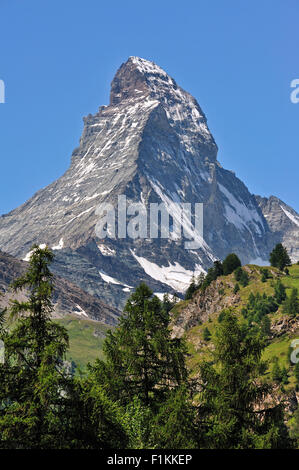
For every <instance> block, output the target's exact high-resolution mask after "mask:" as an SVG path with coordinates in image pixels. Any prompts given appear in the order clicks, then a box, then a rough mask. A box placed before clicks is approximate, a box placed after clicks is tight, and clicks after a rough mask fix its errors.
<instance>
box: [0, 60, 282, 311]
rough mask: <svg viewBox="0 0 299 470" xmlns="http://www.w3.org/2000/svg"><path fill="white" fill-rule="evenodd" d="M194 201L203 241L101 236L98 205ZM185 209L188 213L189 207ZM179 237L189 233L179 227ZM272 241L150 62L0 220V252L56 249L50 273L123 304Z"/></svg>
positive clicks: (200, 123)
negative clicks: (144, 286)
mask: <svg viewBox="0 0 299 470" xmlns="http://www.w3.org/2000/svg"><path fill="white" fill-rule="evenodd" d="M121 194H122V195H126V197H127V201H128V203H130V202H142V203H144V204H146V205H147V207H148V206H149V204H150V203H153V202H156V203H161V202H163V203H164V204H165V206H166V207H167V210H168V212H169V213H171V214H172V221H173V224H175V223H176V222H178V220H176V219H178V217H179V216H178V214H177V213H174V212H173V211H172V207H173V206H172V205H173V203H191V204H192V205H194V204H195V203H198V202H200V203H203V204H204V211H203V212H204V231H203V235H204V237H203V239H204V240H202V238H201V237H200V235H199V234H196V238H197V241H198V245H199V246H198V247H197V248H196V249H194V250H187V249H185V245H184V242H183V240H179V239H175V238H173V239H167V238H165V239H161V238H158V239H157V238H152V237H151V236H150V235H147V237H146V238H142V239H141V238H137V239H135V240H133V239H131V238H128V237H127V238H123V239H119V238H115V239H112V238H104V239H100V238H98V237H97V235H96V233H95V227H96V224H97V222H98V220H99V216H98V215H97V214H96V210H97V207H98V206H99V204H100V203H105V202H106V203H107V202H108V203H110V204H113V205H114V206H116V203H117V197H118V196H119V195H121ZM192 207H193V206H192ZM185 229H186V232H188V230H189V228H188V227H187V225H186V224H185ZM271 237H272V234H271V231H270V229H269V226H268V224H267V221H266V219H265V217H264V216H263V214H262V211H261V209H260V207H259V206H258V204H257V201H256V199H255V197H254V196H253V195H251V194H250V193H249V191H248V189H247V188H246V186H245V185H244V184H243V183H242V182H241V181H240V180H239V179H238V178H237V177H236V176H235V174H234V173H233V172H231V171H228V170H225V169H223V168H222V167H221V165H220V164H219V162H218V161H217V145H216V143H215V141H214V139H213V136H212V135H211V133H210V131H209V128H208V126H207V120H206V117H205V115H204V113H203V111H202V110H201V108H200V106H199V104H198V103H197V101H196V100H195V99H194V98H193V97H192V96H191V95H190V94H189V93H187V92H186V91H184V90H183V89H182V88H180V87H179V86H178V85H177V83H176V82H175V80H174V79H172V78H171V77H170V76H169V75H168V74H167V73H166V72H165V71H164V70H162V69H161V68H160V67H159V66H157V65H155V64H154V63H153V62H149V61H146V60H144V59H140V58H137V57H130V58H129V59H128V61H127V62H126V63H125V64H123V65H122V66H121V67H120V69H119V70H118V71H117V73H116V75H115V77H114V79H113V81H112V85H111V96H110V104H109V106H101V107H100V109H99V111H98V113H96V114H95V115H89V116H87V117H86V118H85V119H84V131H83V134H82V137H81V139H80V145H79V147H78V148H77V149H75V150H74V152H73V155H72V161H71V165H70V168H69V169H68V170H67V171H66V173H65V174H64V175H63V176H62V177H61V178H59V179H58V180H57V181H55V182H54V183H52V184H50V185H49V186H47V187H46V188H44V189H42V190H40V191H38V192H37V193H36V194H35V195H34V196H33V197H32V198H31V199H30V200H29V201H27V202H26V203H25V204H23V205H22V206H20V207H19V208H17V209H15V210H14V211H12V212H10V213H9V214H6V215H4V216H2V217H1V218H0V248H1V249H3V250H5V251H7V252H9V253H11V254H13V255H15V256H17V257H19V258H25V257H26V255H27V253H28V252H29V250H30V247H31V245H32V244H33V243H38V244H42V243H46V244H48V245H49V246H50V247H53V249H54V250H55V251H56V261H55V263H54V265H53V270H54V272H55V273H57V274H58V275H61V276H63V277H64V278H66V279H69V280H70V281H72V282H74V283H75V284H77V285H78V286H80V287H81V288H82V289H83V290H85V291H86V292H88V293H90V294H92V295H96V296H98V297H100V298H102V299H104V300H105V301H106V302H109V303H110V304H112V305H115V306H117V307H122V306H123V304H124V301H125V299H126V297H127V296H128V295H129V293H130V292H131V291H132V289H133V288H134V286H136V284H138V283H139V282H140V281H145V282H147V283H148V284H149V286H150V287H151V288H152V289H153V290H154V292H159V293H162V292H166V291H168V292H174V291H178V292H183V291H184V290H185V289H186V287H187V285H188V283H189V281H190V278H191V276H192V274H193V273H195V274H199V273H200V272H202V271H203V270H205V269H207V268H208V267H209V266H210V265H211V264H212V262H213V260H214V259H215V258H223V257H225V256H226V255H227V254H228V253H230V252H232V251H234V252H236V253H237V254H238V255H239V256H240V257H241V259H242V261H243V262H249V261H262V260H267V259H268V254H269V251H270V249H271V248H272V242H273V240H272V238H271Z"/></svg>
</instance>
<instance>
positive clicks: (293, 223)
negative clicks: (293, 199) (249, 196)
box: [255, 196, 299, 263]
mask: <svg viewBox="0 0 299 470" xmlns="http://www.w3.org/2000/svg"><path fill="white" fill-rule="evenodd" d="M255 198H256V201H257V203H258V205H259V206H260V208H261V210H262V212H263V215H264V217H265V219H266V220H267V222H268V225H269V227H270V229H271V231H272V233H273V236H274V237H275V240H276V242H277V243H278V242H282V243H283V244H284V246H285V247H286V248H287V250H288V252H289V254H290V257H291V260H292V262H293V263H296V262H297V261H299V214H298V213H297V212H296V211H295V210H294V209H292V208H291V207H290V206H288V205H287V204H285V203H284V202H283V201H281V200H280V199H278V198H277V197H275V196H270V197H269V198H266V197H261V196H255Z"/></svg>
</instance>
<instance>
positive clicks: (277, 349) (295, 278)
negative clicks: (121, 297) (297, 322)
mask: <svg viewBox="0 0 299 470" xmlns="http://www.w3.org/2000/svg"><path fill="white" fill-rule="evenodd" d="M243 268H244V267H243ZM245 269H248V271H249V272H248V274H249V278H250V282H249V285H248V286H246V287H242V286H240V291H239V293H238V294H239V301H238V303H237V305H234V307H233V308H234V310H235V311H236V314H237V316H238V317H239V319H240V320H241V321H244V319H243V316H242V314H241V310H242V308H243V307H245V306H246V304H247V301H248V297H249V295H250V292H252V293H253V294H256V293H257V292H259V293H260V294H263V293H266V294H267V296H270V295H273V293H274V288H273V285H274V282H275V281H276V280H277V279H278V278H280V279H281V281H282V282H283V284H284V285H285V286H286V288H287V290H286V292H287V295H289V294H290V291H291V288H293V287H296V288H298V292H299V265H293V266H291V267H290V268H289V272H290V275H289V276H286V275H284V274H281V273H280V271H279V270H278V269H276V268H269V267H268V269H269V271H270V270H271V278H270V279H268V280H267V281H266V282H262V280H261V278H262V271H261V270H262V268H261V267H259V266H256V265H248V266H246V267H245ZM218 279H220V280H221V281H222V283H223V286H222V296H231V295H233V288H234V285H235V284H236V281H235V278H234V275H233V274H231V275H229V276H221V277H220V278H218ZM196 295H198V294H197V293H195V296H196ZM190 302H192V300H191V301H187V302H186V301H183V302H179V303H178V304H177V305H176V306H175V308H174V309H173V310H172V312H171V313H172V318H173V322H174V323H175V321H176V319H177V317H178V315H179V314H183V312H184V309H185V308H186V307H188V305H189V304H190ZM218 316H219V312H218V313H212V314H211V315H210V317H209V320H208V321H206V322H204V323H202V324H198V325H196V326H194V327H193V328H190V329H189V330H187V331H186V333H185V338H186V340H187V345H188V351H189V354H190V356H189V359H188V365H189V368H190V370H191V374H192V375H194V376H196V375H197V373H198V364H199V362H200V361H201V360H202V359H204V358H205V359H207V358H209V356H210V351H211V349H212V348H213V334H214V333H215V329H216V327H217V325H218V324H219V323H218ZM285 317H286V315H285V314H283V312H282V306H280V307H279V309H278V311H277V312H275V313H273V314H270V315H269V318H270V319H271V323H272V324H273V323H276V322H277V321H279V320H282V319H284V318H285ZM206 327H207V328H208V329H209V331H210V332H211V334H212V338H211V340H210V341H205V340H204V337H203V332H204V329H205V328H206ZM294 338H299V329H297V330H295V331H287V332H285V333H284V334H282V335H281V336H276V337H274V338H271V339H270V340H269V344H268V346H267V347H266V349H265V351H264V355H263V359H265V360H266V361H267V362H268V370H267V371H266V374H265V380H267V379H269V380H271V370H272V367H273V364H274V361H275V358H277V360H278V362H279V365H280V366H281V367H282V366H285V367H286V368H287V371H288V375H289V383H288V384H287V385H285V386H284V389H285V390H291V389H293V388H294V387H295V377H294V366H293V365H292V364H291V363H290V360H289V348H290V344H291V341H292V339H294Z"/></svg>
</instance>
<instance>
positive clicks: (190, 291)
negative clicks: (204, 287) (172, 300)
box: [185, 276, 197, 300]
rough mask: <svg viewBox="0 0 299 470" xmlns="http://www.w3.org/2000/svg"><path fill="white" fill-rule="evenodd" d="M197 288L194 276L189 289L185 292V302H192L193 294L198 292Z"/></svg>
mask: <svg viewBox="0 0 299 470" xmlns="http://www.w3.org/2000/svg"><path fill="white" fill-rule="evenodd" d="M196 289H197V286H196V284H195V279H194V276H192V279H191V283H190V285H189V287H188V289H187V290H186V292H185V300H190V299H192V297H193V294H194V293H195V292H196Z"/></svg>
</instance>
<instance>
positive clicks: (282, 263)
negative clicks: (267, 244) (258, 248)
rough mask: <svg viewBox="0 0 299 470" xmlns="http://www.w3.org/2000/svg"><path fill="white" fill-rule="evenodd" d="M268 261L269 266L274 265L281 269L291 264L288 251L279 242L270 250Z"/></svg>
mask: <svg viewBox="0 0 299 470" xmlns="http://www.w3.org/2000/svg"><path fill="white" fill-rule="evenodd" d="M269 261H270V263H271V266H275V267H276V268H279V269H280V270H281V271H283V270H284V269H285V267H286V266H291V260H290V257H289V255H288V252H287V250H286V248H285V247H284V246H283V245H282V244H281V243H278V244H277V245H276V246H275V248H274V249H273V250H272V252H271V253H270V260H269Z"/></svg>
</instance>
